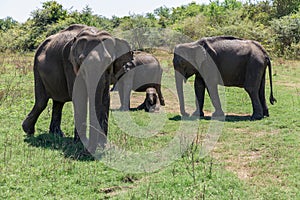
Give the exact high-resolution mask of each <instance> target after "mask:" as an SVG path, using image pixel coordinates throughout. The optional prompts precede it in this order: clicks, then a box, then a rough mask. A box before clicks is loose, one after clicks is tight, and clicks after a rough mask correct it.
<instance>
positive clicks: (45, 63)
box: [22, 24, 133, 150]
mask: <svg viewBox="0 0 300 200" xmlns="http://www.w3.org/2000/svg"><path fill="white" fill-rule="evenodd" d="M93 59H94V60H96V61H98V62H96V63H97V66H96V68H99V69H100V70H102V71H103V72H102V73H103V75H102V76H101V78H100V77H99V79H100V80H99V82H98V84H97V83H96V86H97V92H96V94H95V96H96V97H95V99H94V101H93V100H92V101H90V102H91V103H93V104H95V105H94V106H95V107H94V108H96V110H97V111H96V112H97V120H96V121H98V124H99V125H100V128H101V130H102V131H103V134H104V135H105V136H106V135H107V128H108V127H107V126H108V124H107V121H108V111H109V101H110V97H109V85H110V79H111V76H115V75H116V74H114V72H119V71H121V72H122V71H123V70H122V69H123V65H125V64H126V63H127V62H130V61H131V60H132V59H133V56H132V52H131V49H130V46H129V44H128V43H127V42H126V41H125V40H122V39H118V38H114V37H112V36H111V35H110V34H109V33H107V32H105V31H99V30H98V29H97V28H95V27H89V26H86V25H81V24H73V25H71V26H69V27H67V28H66V29H64V30H62V31H60V32H58V33H56V34H54V35H51V36H49V37H48V38H47V39H46V40H45V41H44V42H42V43H41V45H40V46H39V47H38V49H37V50H36V53H35V57H34V69H33V71H34V91H35V103H34V106H33V108H32V110H31V111H30V113H29V114H28V115H27V117H26V118H25V120H24V121H23V123H22V128H23V130H24V132H25V133H27V135H33V134H34V132H35V128H34V127H35V124H36V121H37V119H38V117H39V115H40V114H41V112H42V111H43V110H44V109H45V108H46V106H47V103H48V100H49V99H50V98H51V99H52V100H53V107H52V117H51V122H50V127H49V132H51V133H54V134H58V135H60V136H64V133H63V132H62V130H61V128H60V125H61V117H62V109H63V106H64V104H65V103H66V102H68V101H73V104H74V102H78V101H79V100H81V99H87V97H84V98H81V99H78V95H77V96H75V98H74V96H73V92H74V89H75V88H74V84H75V83H76V79H77V78H78V79H79V80H81V81H83V82H86V81H88V80H87V79H86V80H84V76H82V75H81V73H80V72H81V71H80V70H81V69H80V68H81V67H82V66H83V65H84V64H85V63H87V64H88V62H86V60H93ZM87 64H85V65H87ZM98 64H99V65H98ZM105 65H109V66H108V67H106V66H105ZM82 70H83V69H82ZM83 72H84V71H83ZM121 72H119V74H122V73H121ZM84 73H86V74H84ZM84 73H83V74H84V75H87V72H84ZM124 73H125V72H124ZM78 82H80V81H78ZM94 85H95V84H94ZM79 86H80V84H79ZM89 86H90V87H92V86H93V83H91V84H90V85H89ZM86 87H88V86H86ZM85 90H87V92H88V90H89V88H85ZM87 92H83V94H87ZM86 113H87V112H86V110H83V111H82V113H80V112H79V113H78V112H77V113H76V108H75V110H74V118H75V114H77V115H78V116H80V115H84V114H86ZM79 118H81V120H83V121H84V119H86V117H85V116H82V117H79ZM93 123H95V120H94V122H93ZM77 129H78V127H75V135H74V140H76V141H78V139H79V136H78V132H77V131H78V130H77ZM93 148H94V150H95V148H96V147H93Z"/></svg>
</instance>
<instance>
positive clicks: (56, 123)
mask: <svg viewBox="0 0 300 200" xmlns="http://www.w3.org/2000/svg"><path fill="white" fill-rule="evenodd" d="M63 106H64V103H63V102H58V101H55V100H53V107H52V118H51V123H50V128H49V132H50V133H54V134H57V135H59V136H62V137H64V133H63V132H62V130H61V129H60V124H61V115H62V109H63Z"/></svg>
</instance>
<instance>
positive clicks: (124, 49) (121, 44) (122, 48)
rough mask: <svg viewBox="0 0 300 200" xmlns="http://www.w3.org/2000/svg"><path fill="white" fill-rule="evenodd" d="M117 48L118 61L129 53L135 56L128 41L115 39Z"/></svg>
mask: <svg viewBox="0 0 300 200" xmlns="http://www.w3.org/2000/svg"><path fill="white" fill-rule="evenodd" d="M115 45H116V46H115V47H116V55H115V56H116V57H115V58H116V59H118V58H119V57H121V56H122V55H124V54H127V53H128V52H130V53H131V55H133V53H132V51H131V48H130V45H129V44H128V42H127V41H125V40H122V39H119V38H115Z"/></svg>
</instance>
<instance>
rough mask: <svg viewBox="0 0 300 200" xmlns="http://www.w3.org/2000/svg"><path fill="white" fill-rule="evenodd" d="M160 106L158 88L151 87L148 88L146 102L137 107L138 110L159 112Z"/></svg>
mask: <svg viewBox="0 0 300 200" xmlns="http://www.w3.org/2000/svg"><path fill="white" fill-rule="evenodd" d="M159 108H160V101H159V99H158V96H157V92H156V89H155V88H153V87H149V88H147V89H146V98H145V100H144V103H142V104H141V105H139V106H138V107H137V109H138V110H145V111H146V112H158V111H159Z"/></svg>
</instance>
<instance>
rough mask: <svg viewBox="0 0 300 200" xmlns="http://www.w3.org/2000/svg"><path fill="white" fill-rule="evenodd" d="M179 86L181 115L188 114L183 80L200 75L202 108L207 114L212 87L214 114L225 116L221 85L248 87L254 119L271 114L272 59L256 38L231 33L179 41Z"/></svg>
mask: <svg viewBox="0 0 300 200" xmlns="http://www.w3.org/2000/svg"><path fill="white" fill-rule="evenodd" d="M173 64H174V69H175V79H176V87H177V92H178V98H179V102H180V112H181V115H187V113H186V112H185V107H184V95H183V81H184V79H188V78H189V77H191V76H192V75H196V77H195V81H194V88H195V94H196V98H197V103H198V105H199V110H197V112H198V113H196V114H197V115H200V116H204V113H203V104H204V94H205V88H207V89H208V93H209V95H210V98H211V101H212V104H213V106H214V108H215V112H214V113H213V114H212V116H213V117H218V116H224V112H223V110H222V108H221V103H220V98H219V96H218V88H217V85H218V84H221V85H224V86H236V87H242V88H244V89H245V90H246V91H247V93H248V94H249V96H250V98H251V102H252V108H253V114H252V116H251V119H252V120H259V119H262V118H263V117H264V116H269V111H268V107H267V104H266V99H265V72H266V67H267V66H268V67H269V77H270V86H271V94H270V103H271V104H274V102H275V101H276V99H275V98H274V97H273V88H272V71H271V62H270V58H269V56H268V54H267V52H266V51H265V49H264V48H263V47H262V46H261V45H260V44H259V43H258V42H256V41H252V40H243V39H239V38H235V37H231V36H220V37H208V38H203V39H200V40H199V41H196V42H192V43H185V44H179V45H177V46H176V47H175V50H174V59H173Z"/></svg>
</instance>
